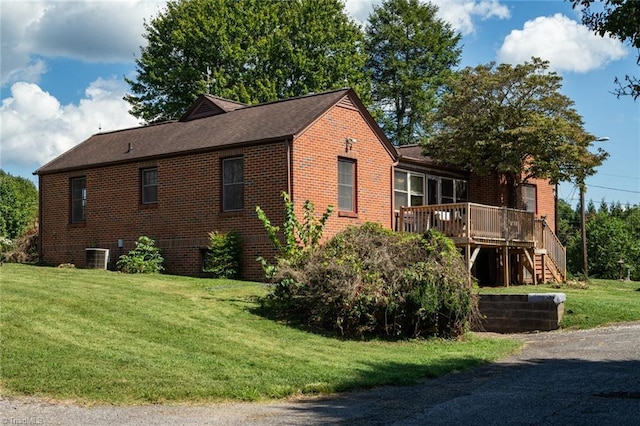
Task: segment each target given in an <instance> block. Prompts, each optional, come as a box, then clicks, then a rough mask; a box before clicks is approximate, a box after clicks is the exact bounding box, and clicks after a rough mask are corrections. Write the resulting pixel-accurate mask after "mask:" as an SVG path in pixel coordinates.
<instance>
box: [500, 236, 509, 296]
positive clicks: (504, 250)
mask: <svg viewBox="0 0 640 426" xmlns="http://www.w3.org/2000/svg"><path fill="white" fill-rule="evenodd" d="M502 268H503V271H502V272H503V274H502V276H503V279H504V286H505V287H509V269H510V268H509V246H508V245H504V246H503V247H502Z"/></svg>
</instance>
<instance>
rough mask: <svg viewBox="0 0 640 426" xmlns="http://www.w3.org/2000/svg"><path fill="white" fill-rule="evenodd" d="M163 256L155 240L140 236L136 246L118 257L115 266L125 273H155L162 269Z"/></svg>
mask: <svg viewBox="0 0 640 426" xmlns="http://www.w3.org/2000/svg"><path fill="white" fill-rule="evenodd" d="M163 262H164V258H163V257H162V255H161V254H160V249H158V248H157V247H156V245H155V241H154V240H152V239H151V238H149V237H145V236H142V237H140V238H138V241H136V247H135V248H134V249H133V250H131V251H129V253H127V254H123V255H122V256H120V258H119V259H118V262H117V263H116V267H117V268H118V270H119V271H121V272H124V273H127V274H155V273H159V272H161V271H163V270H164V267H163V266H162V263H163Z"/></svg>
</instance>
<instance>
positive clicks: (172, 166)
mask: <svg viewBox="0 0 640 426" xmlns="http://www.w3.org/2000/svg"><path fill="white" fill-rule="evenodd" d="M237 155H242V156H243V158H244V178H245V198H244V202H245V205H244V207H245V208H244V210H243V211H241V212H233V213H223V212H222V211H221V209H222V208H221V186H220V176H221V159H222V158H225V157H229V156H237ZM152 166H156V167H157V169H158V203H157V205H155V206H153V205H152V206H142V205H140V186H139V179H140V177H139V175H140V169H141V168H144V167H152ZM285 166H286V143H285V142H280V143H274V144H269V145H261V146H255V147H247V148H241V149H235V150H227V151H218V152H212V153H206V154H197V155H187V156H181V157H176V158H171V159H161V160H157V161H153V162H139V163H132V164H125V165H117V166H110V167H101V168H94V169H88V170H86V171H82V172H72V173H59V174H52V175H45V176H41V178H40V185H41V188H40V189H41V191H42V206H41V208H42V211H43V215H42V223H41V238H42V254H43V260H44V261H45V262H50V263H53V264H57V263H65V262H71V263H74V264H76V265H78V266H84V259H85V248H86V247H93V246H97V247H101V248H108V249H110V251H111V258H112V259H114V260H115V259H116V258H117V257H118V256H119V255H120V254H122V253H126V252H127V251H128V250H130V249H131V248H133V247H134V242H135V240H136V239H137V238H138V237H139V236H141V235H146V236H149V237H151V238H153V239H155V240H156V242H157V244H158V246H159V247H160V248H161V249H162V253H163V255H164V257H165V267H166V271H167V272H169V273H174V274H184V275H198V274H200V272H201V251H200V250H201V249H203V248H205V247H207V245H208V233H209V232H210V231H213V230H219V231H239V232H241V234H242V236H243V241H244V247H243V250H244V256H243V257H244V259H243V261H244V275H245V276H246V277H249V278H253V279H257V278H259V277H261V274H262V270H261V267H260V265H259V264H258V262H256V260H255V259H256V257H257V256H259V255H270V254H272V253H273V249H272V245H271V242H270V241H268V238H267V237H266V233H265V231H264V228H263V227H262V223H261V222H260V221H259V220H258V218H257V216H256V213H255V206H256V205H260V206H261V207H262V208H263V209H264V210H265V211H266V213H267V214H268V215H269V217H270V218H271V219H272V221H273V222H274V223H282V220H283V218H282V216H283V215H282V200H281V198H280V195H279V194H280V193H281V192H282V191H283V190H285V189H286V180H287V179H286V167H285ZM73 176H86V179H87V208H86V224H84V225H74V224H70V223H69V222H70V221H69V179H70V178H71V177H73ZM118 239H123V240H124V244H125V245H124V249H123V250H121V251H119V250H118V248H117V241H118Z"/></svg>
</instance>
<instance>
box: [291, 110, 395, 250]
mask: <svg viewBox="0 0 640 426" xmlns="http://www.w3.org/2000/svg"><path fill="white" fill-rule="evenodd" d="M347 138H353V139H356V140H357V141H356V142H354V143H353V144H352V145H351V147H350V148H348V147H347V144H346V140H347ZM292 156H293V170H292V176H293V194H292V196H293V199H294V201H295V203H296V204H297V208H298V210H297V214H302V210H301V205H302V203H303V202H304V201H305V200H310V201H311V202H313V204H314V206H315V209H316V213H317V214H318V215H320V214H322V213H324V212H325V211H326V209H327V206H329V205H332V206H334V212H333V214H332V215H331V217H330V219H329V220H328V222H327V226H326V228H325V234H324V236H325V238H326V237H330V236H332V235H335V234H336V233H337V232H339V231H340V230H342V229H344V228H345V227H346V226H348V225H356V224H362V223H364V222H376V223H380V224H382V225H383V226H385V227H387V228H391V227H392V212H391V209H392V207H391V199H392V180H391V176H392V164H393V159H392V158H391V156H390V154H389V153H388V152H387V151H386V150H385V148H384V146H383V145H382V143H381V142H380V140H379V139H378V137H377V135H376V134H375V133H374V132H373V130H372V129H371V128H370V127H369V125H368V124H367V122H366V121H365V120H364V118H363V117H362V115H361V113H360V112H359V111H358V110H355V109H351V108H345V107H341V106H335V107H333V108H332V109H331V110H329V111H328V112H327V113H326V114H325V115H324V116H322V117H321V118H320V119H319V120H318V121H316V123H315V124H314V125H313V126H312V127H311V128H309V129H307V130H306V131H305V132H304V133H303V134H302V135H301V136H300V137H299V138H298V139H296V141H295V142H294V143H293V152H292ZM340 157H342V158H348V159H353V160H355V161H356V182H357V183H356V187H357V194H356V205H357V207H356V210H357V212H356V213H357V214H355V215H352V216H353V217H349V216H345V215H341V214H340V212H339V211H338V158H340Z"/></svg>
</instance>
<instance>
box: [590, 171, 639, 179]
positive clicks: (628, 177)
mask: <svg viewBox="0 0 640 426" xmlns="http://www.w3.org/2000/svg"><path fill="white" fill-rule="evenodd" d="M598 174H599V175H602V176H613V177H619V178H625V179H640V176H623V175H612V174H610V173H601V172H598Z"/></svg>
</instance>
